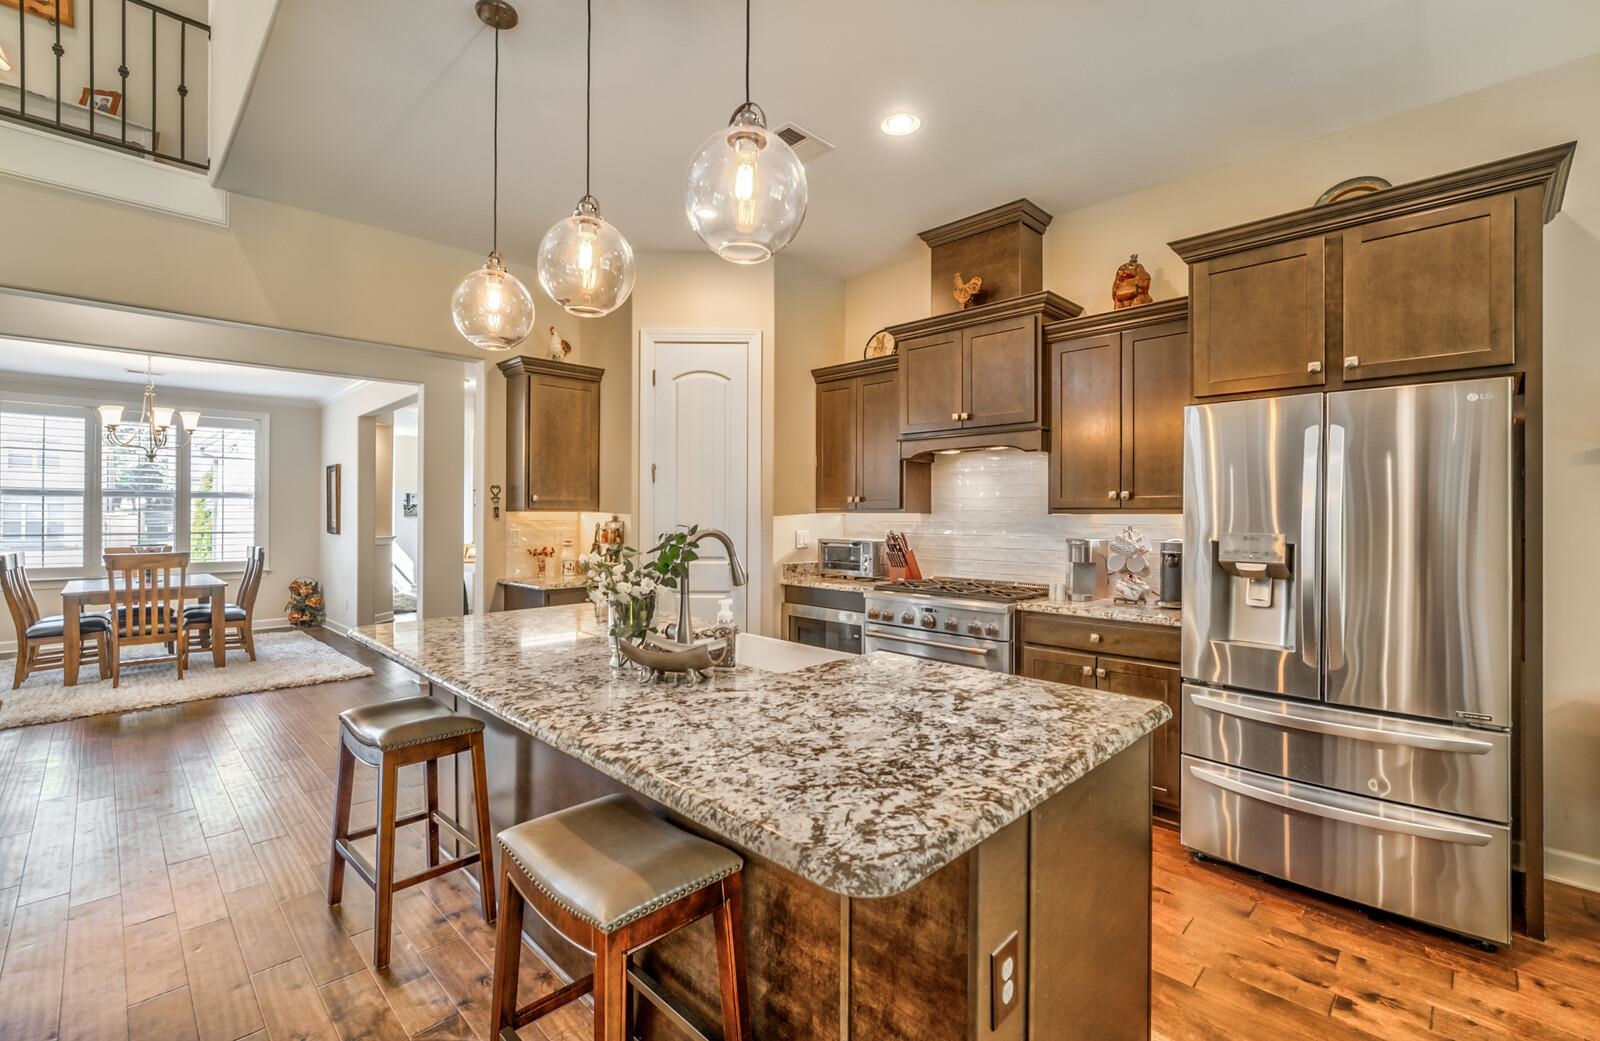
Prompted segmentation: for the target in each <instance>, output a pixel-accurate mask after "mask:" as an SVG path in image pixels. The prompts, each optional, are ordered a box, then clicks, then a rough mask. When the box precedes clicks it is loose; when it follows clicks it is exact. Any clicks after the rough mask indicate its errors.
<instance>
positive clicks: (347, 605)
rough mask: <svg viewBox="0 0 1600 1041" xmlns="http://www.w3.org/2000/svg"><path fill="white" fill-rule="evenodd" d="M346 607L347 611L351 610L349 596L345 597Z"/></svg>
mask: <svg viewBox="0 0 1600 1041" xmlns="http://www.w3.org/2000/svg"><path fill="white" fill-rule="evenodd" d="M344 609H345V610H346V611H348V610H350V598H349V597H345V598H344Z"/></svg>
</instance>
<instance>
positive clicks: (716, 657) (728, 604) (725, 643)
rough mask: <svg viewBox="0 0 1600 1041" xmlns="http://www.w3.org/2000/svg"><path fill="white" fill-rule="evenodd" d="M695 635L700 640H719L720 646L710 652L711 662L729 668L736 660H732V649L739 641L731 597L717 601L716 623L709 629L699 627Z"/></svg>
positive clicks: (719, 666) (720, 667)
mask: <svg viewBox="0 0 1600 1041" xmlns="http://www.w3.org/2000/svg"><path fill="white" fill-rule="evenodd" d="M695 635H696V636H697V637H698V638H699V639H702V640H719V641H721V642H722V645H721V647H719V648H717V649H716V650H713V651H712V652H711V660H712V663H713V664H715V666H716V667H717V668H719V669H731V668H733V667H734V665H736V664H737V662H735V661H734V651H735V649H736V645H737V644H738V642H739V626H738V625H736V624H735V623H734V620H733V598H732V597H723V598H722V599H720V600H718V601H717V623H716V624H715V625H713V626H711V627H710V628H709V629H701V630H700V631H699V632H697V633H695Z"/></svg>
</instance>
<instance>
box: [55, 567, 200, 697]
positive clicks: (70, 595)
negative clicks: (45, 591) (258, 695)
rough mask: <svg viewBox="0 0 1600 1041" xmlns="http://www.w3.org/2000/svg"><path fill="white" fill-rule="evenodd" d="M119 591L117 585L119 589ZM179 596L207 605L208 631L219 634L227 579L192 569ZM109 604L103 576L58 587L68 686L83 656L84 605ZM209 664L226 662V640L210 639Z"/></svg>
mask: <svg viewBox="0 0 1600 1041" xmlns="http://www.w3.org/2000/svg"><path fill="white" fill-rule="evenodd" d="M119 591H120V588H119ZM183 599H184V600H185V601H189V600H193V601H195V602H196V603H206V604H209V605H210V607H211V629H210V630H209V631H210V632H211V633H214V634H220V633H221V632H222V631H223V627H224V625H225V624H226V616H225V614H224V611H225V610H226V608H227V601H228V582H227V580H226V579H222V578H218V577H217V576H216V575H208V574H205V573H204V572H196V573H193V574H190V575H187V576H186V577H185V578H184V581H183ZM110 603H111V582H110V580H109V579H105V578H79V579H74V580H73V581H71V582H68V583H67V584H66V585H65V586H63V587H62V589H61V614H62V620H63V632H62V636H63V639H64V640H65V642H66V653H65V659H66V660H65V661H64V662H63V663H62V673H63V682H65V683H66V685H67V686H69V687H71V686H73V685H74V684H76V683H77V682H78V663H79V659H81V658H82V656H83V636H82V631H81V629H80V628H79V626H80V624H81V619H82V617H83V607H84V605H85V604H89V605H91V606H95V605H100V604H110ZM210 643H211V663H212V664H213V665H215V666H216V667H217V668H219V669H220V668H223V667H224V666H225V665H226V664H227V648H226V646H225V645H226V643H227V641H226V640H223V639H221V638H220V637H217V638H212V639H210Z"/></svg>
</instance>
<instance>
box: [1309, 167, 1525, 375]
mask: <svg viewBox="0 0 1600 1041" xmlns="http://www.w3.org/2000/svg"><path fill="white" fill-rule="evenodd" d="M1343 246H1344V358H1343V359H1342V364H1343V366H1344V378H1345V380H1346V381H1350V380H1360V379H1377V378H1379V377H1383V376H1413V375H1418V374H1421V373H1432V372H1449V371H1453V370H1457V369H1471V368H1478V367H1481V366H1485V365H1510V364H1511V363H1512V361H1513V360H1514V354H1515V350H1514V347H1513V343H1514V339H1515V337H1514V328H1515V308H1516V305H1515V293H1514V290H1515V283H1516V201H1515V199H1514V198H1513V197H1512V196H1510V195H1494V196H1490V197H1489V198H1486V199H1472V200H1470V201H1468V202H1462V203H1456V204H1454V205H1451V206H1442V207H1440V208H1439V209H1436V210H1430V211H1428V212H1427V213H1418V214H1412V215H1410V216H1406V217H1396V218H1393V219H1391V220H1384V221H1377V222H1375V223H1372V224H1366V225H1362V226H1360V227H1356V228H1351V229H1349V230H1348V231H1346V232H1344V234H1343ZM1335 363H1336V364H1338V363H1339V360H1338V359H1335Z"/></svg>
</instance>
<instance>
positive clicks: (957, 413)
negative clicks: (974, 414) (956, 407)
mask: <svg viewBox="0 0 1600 1041" xmlns="http://www.w3.org/2000/svg"><path fill="white" fill-rule="evenodd" d="M950 418H951V419H960V418H961V413H959V412H952V413H950Z"/></svg>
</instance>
